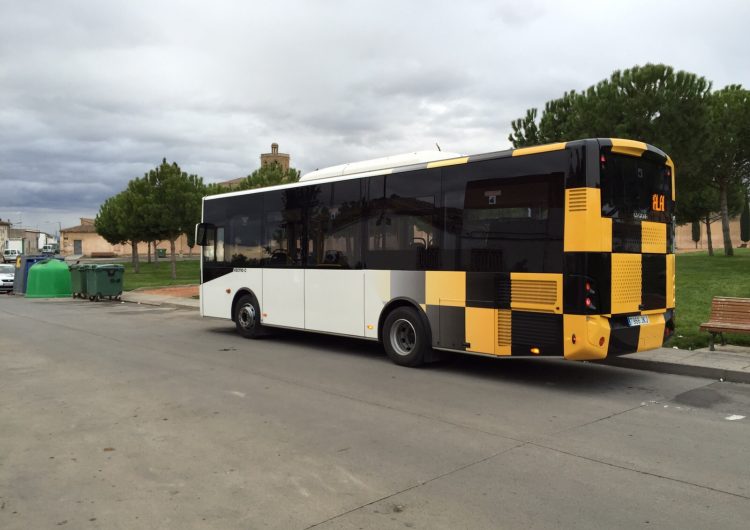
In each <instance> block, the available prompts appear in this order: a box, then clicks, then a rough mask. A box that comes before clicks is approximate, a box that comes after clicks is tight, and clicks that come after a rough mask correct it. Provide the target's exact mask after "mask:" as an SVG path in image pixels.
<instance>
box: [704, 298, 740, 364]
mask: <svg viewBox="0 0 750 530" xmlns="http://www.w3.org/2000/svg"><path fill="white" fill-rule="evenodd" d="M701 331H708V332H709V333H710V334H711V338H710V339H709V341H708V346H709V350H711V351H714V340H715V339H716V335H719V337H720V338H721V344H726V343H727V342H726V340H724V333H746V334H749V335H750V298H729V297H726V296H714V299H713V300H712V301H711V316H710V317H709V319H708V322H706V323H704V324H701Z"/></svg>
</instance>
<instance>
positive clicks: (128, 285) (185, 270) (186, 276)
mask: <svg viewBox="0 0 750 530" xmlns="http://www.w3.org/2000/svg"><path fill="white" fill-rule="evenodd" d="M122 265H124V266H125V277H124V278H123V282H124V284H123V290H125V291H132V290H133V289H138V288H140V287H166V286H168V285H190V284H196V285H197V284H198V283H200V270H201V265H200V261H199V260H197V259H196V260H189V261H178V262H177V279H176V280H173V279H172V264H171V263H170V262H169V259H162V260H159V263H158V264H156V263H153V262H152V263H146V262H145V261H144V262H141V271H140V272H139V273H138V274H136V273H135V272H134V271H133V264H132V263H130V262H127V263H122Z"/></svg>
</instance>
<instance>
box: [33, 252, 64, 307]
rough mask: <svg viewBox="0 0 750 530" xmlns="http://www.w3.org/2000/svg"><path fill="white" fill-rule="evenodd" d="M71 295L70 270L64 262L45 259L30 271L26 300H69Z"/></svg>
mask: <svg viewBox="0 0 750 530" xmlns="http://www.w3.org/2000/svg"><path fill="white" fill-rule="evenodd" d="M70 294H71V289H70V270H69V269H68V266H67V265H66V264H65V263H63V262H62V261H59V260H56V259H45V260H43V261H40V262H38V263H36V264H34V265H33V266H32V267H31V269H29V277H28V279H27V280H26V298H67V297H68V296H70Z"/></svg>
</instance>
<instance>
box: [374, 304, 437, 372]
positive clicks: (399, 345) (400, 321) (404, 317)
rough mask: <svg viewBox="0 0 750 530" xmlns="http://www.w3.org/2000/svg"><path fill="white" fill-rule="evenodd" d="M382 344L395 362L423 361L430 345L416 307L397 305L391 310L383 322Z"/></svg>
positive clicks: (417, 362)
mask: <svg viewBox="0 0 750 530" xmlns="http://www.w3.org/2000/svg"><path fill="white" fill-rule="evenodd" d="M383 346H384V347H385V352H386V353H387V354H388V357H390V358H391V360H392V361H393V362H394V363H396V364H400V365H401V366H419V365H421V364H423V363H424V361H425V356H426V355H427V352H428V351H429V350H430V348H431V347H432V346H431V345H430V340H429V337H428V336H427V332H426V330H425V326H424V324H423V323H422V319H421V318H419V315H418V314H417V311H416V309H414V308H411V307H398V308H396V309H394V310H393V311H391V313H390V314H389V315H388V317H387V318H386V319H385V323H384V324H383Z"/></svg>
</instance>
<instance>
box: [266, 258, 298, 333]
mask: <svg viewBox="0 0 750 530" xmlns="http://www.w3.org/2000/svg"><path fill="white" fill-rule="evenodd" d="M261 270H262V271H263V292H264V293H266V296H265V297H264V299H263V302H262V303H261V305H260V321H261V323H262V324H271V325H276V326H284V327H288V328H300V329H304V328H305V270H304V269H261Z"/></svg>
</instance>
